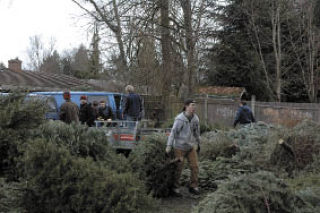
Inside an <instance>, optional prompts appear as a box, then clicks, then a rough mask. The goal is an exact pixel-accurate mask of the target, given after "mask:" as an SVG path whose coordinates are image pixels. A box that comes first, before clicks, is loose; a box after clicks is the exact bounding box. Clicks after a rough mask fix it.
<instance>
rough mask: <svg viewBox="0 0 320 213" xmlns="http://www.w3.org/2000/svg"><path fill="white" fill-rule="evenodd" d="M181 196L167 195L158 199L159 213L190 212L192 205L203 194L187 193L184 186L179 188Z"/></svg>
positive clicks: (196, 202)
mask: <svg viewBox="0 0 320 213" xmlns="http://www.w3.org/2000/svg"><path fill="white" fill-rule="evenodd" d="M181 194H182V197H167V198H162V199H160V200H159V203H160V204H159V207H160V208H159V210H158V211H157V212H159V213H190V212H192V209H193V207H194V206H196V205H198V203H199V201H200V200H201V199H202V198H203V197H204V196H205V193H201V194H200V195H199V196H196V195H192V194H190V193H189V191H188V189H187V188H186V187H182V188H181Z"/></svg>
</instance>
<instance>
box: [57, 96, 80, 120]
mask: <svg viewBox="0 0 320 213" xmlns="http://www.w3.org/2000/svg"><path fill="white" fill-rule="evenodd" d="M63 98H64V100H65V101H66V102H64V103H63V104H62V105H61V107H60V113H59V117H60V120H61V121H63V122H65V123H67V124H70V123H71V122H76V123H78V122H79V108H78V106H77V104H75V103H73V102H71V95H70V92H64V93H63Z"/></svg>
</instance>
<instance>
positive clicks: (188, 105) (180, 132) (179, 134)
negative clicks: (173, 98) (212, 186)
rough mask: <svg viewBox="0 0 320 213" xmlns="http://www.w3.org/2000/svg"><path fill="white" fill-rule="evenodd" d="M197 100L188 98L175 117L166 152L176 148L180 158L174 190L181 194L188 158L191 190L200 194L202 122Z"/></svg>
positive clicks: (177, 155)
mask: <svg viewBox="0 0 320 213" xmlns="http://www.w3.org/2000/svg"><path fill="white" fill-rule="evenodd" d="M195 109H196V104H195V101H193V100H191V99H188V100H186V101H185V102H184V108H183V112H181V113H180V114H179V115H177V117H176V118H175V121H174V124H173V127H172V130H171V133H170V136H169V138H168V142H167V147H166V153H170V152H171V151H172V149H173V150H174V154H175V157H176V158H177V159H179V161H178V166H177V171H176V176H175V181H174V188H173V189H172V192H173V193H175V194H176V195H178V196H180V195H181V194H180V191H179V187H180V181H179V180H180V177H181V173H182V169H183V164H184V159H185V158H187V159H188V162H189V165H190V168H191V183H190V187H189V191H190V192H191V193H193V194H199V188H198V174H199V166H198V154H197V152H198V151H199V150H200V124H199V118H198V116H197V115H196V114H195Z"/></svg>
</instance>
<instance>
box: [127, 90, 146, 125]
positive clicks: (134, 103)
mask: <svg viewBox="0 0 320 213" xmlns="http://www.w3.org/2000/svg"><path fill="white" fill-rule="evenodd" d="M125 90H126V92H127V93H128V95H127V96H126V97H124V102H123V113H122V119H124V118H126V120H128V121H140V120H141V118H142V113H143V103H142V100H141V97H140V95H139V94H137V93H135V92H134V87H133V86H131V85H128V86H126V88H125Z"/></svg>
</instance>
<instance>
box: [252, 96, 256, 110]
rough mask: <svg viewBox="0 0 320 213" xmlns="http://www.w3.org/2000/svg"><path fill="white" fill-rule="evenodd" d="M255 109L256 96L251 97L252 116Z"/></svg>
mask: <svg viewBox="0 0 320 213" xmlns="http://www.w3.org/2000/svg"><path fill="white" fill-rule="evenodd" d="M255 107H256V96H255V95H251V110H252V114H253V115H255Z"/></svg>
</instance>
